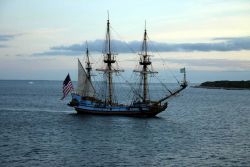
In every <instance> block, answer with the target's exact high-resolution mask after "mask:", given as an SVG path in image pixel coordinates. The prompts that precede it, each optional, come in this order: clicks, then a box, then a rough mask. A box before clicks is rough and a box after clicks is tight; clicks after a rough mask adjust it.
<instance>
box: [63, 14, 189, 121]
mask: <svg viewBox="0 0 250 167" xmlns="http://www.w3.org/2000/svg"><path fill="white" fill-rule="evenodd" d="M102 61H103V64H104V66H103V68H98V69H96V71H99V72H101V73H102V74H103V80H104V82H103V83H104V84H105V86H104V89H103V90H98V91H97V89H96V87H95V84H94V83H93V81H92V71H93V70H92V64H91V62H90V59H89V50H88V47H87V48H86V62H85V67H84V66H83V65H82V63H81V61H80V60H79V59H78V83H77V89H76V90H75V92H73V93H71V96H72V100H71V101H70V102H69V103H68V105H69V106H71V107H73V108H74V109H75V110H76V111H77V113H78V114H97V115H123V116H138V117H140V116H141V117H154V116H156V115H157V114H159V113H160V112H163V111H165V110H166V109H167V107H168V99H169V98H171V97H173V96H176V95H177V94H179V93H180V92H181V91H182V90H184V89H185V88H186V87H187V81H186V72H185V68H183V69H182V73H184V78H183V81H182V82H179V87H177V89H175V90H172V91H170V90H169V91H168V94H167V93H166V92H162V95H163V96H162V97H160V98H159V99H158V100H151V99H150V95H149V77H150V75H152V74H154V73H155V74H156V73H157V72H156V71H154V70H152V69H151V67H152V62H151V58H150V55H149V54H148V38H147V30H146V26H145V30H144V35H143V41H142V47H141V52H140V53H139V62H138V66H139V68H138V69H136V70H134V71H133V72H134V73H137V75H139V78H140V81H139V89H137V90H135V88H133V84H129V85H131V89H133V99H131V102H130V103H129V104H123V103H119V102H117V100H115V97H114V91H115V90H114V87H113V85H114V80H113V77H114V75H115V74H116V73H120V72H123V70H121V69H119V68H117V66H115V64H117V60H116V56H115V54H114V53H113V51H112V40H111V35H110V21H109V19H108V20H107V29H106V40H105V47H104V51H103V60H102ZM98 94H102V95H103V96H100V95H98ZM166 94H167V95H166Z"/></svg>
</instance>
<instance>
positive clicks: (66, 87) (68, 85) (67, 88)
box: [61, 74, 74, 100]
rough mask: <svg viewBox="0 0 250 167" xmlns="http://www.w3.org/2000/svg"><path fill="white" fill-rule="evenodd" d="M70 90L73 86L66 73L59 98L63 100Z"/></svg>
mask: <svg viewBox="0 0 250 167" xmlns="http://www.w3.org/2000/svg"><path fill="white" fill-rule="evenodd" d="M72 90H74V87H73V84H72V82H71V79H70V76H69V74H68V75H67V77H66V78H65V80H64V81H63V97H62V98H61V100H63V99H64V98H65V97H66V96H67V95H68V94H69V92H70V91H72Z"/></svg>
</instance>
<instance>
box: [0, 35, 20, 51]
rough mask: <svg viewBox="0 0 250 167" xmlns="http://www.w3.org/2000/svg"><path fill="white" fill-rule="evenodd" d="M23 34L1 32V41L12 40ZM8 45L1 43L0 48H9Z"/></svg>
mask: <svg viewBox="0 0 250 167" xmlns="http://www.w3.org/2000/svg"><path fill="white" fill-rule="evenodd" d="M20 35H21V34H12V35H6V34H0V42H7V41H10V40H13V39H14V38H16V37H17V36H20ZM7 47H8V45H4V44H0V48H7Z"/></svg>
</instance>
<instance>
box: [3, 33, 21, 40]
mask: <svg viewBox="0 0 250 167" xmlns="http://www.w3.org/2000/svg"><path fill="white" fill-rule="evenodd" d="M20 35H21V34H12V35H6V34H0V41H10V40H12V39H14V38H16V37H17V36H20Z"/></svg>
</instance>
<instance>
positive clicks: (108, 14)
mask: <svg viewBox="0 0 250 167" xmlns="http://www.w3.org/2000/svg"><path fill="white" fill-rule="evenodd" d="M107 13H108V22H109V10H108V11H107Z"/></svg>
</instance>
